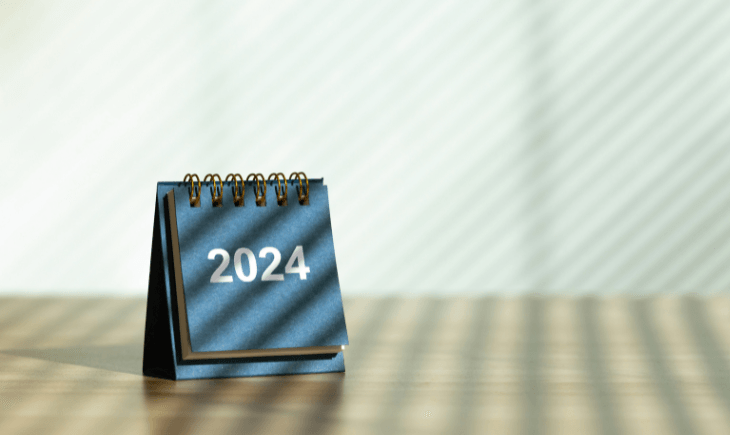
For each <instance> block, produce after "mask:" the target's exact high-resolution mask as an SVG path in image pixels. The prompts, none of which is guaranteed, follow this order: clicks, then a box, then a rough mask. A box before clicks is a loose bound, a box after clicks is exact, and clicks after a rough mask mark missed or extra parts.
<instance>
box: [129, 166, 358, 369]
mask: <svg viewBox="0 0 730 435" xmlns="http://www.w3.org/2000/svg"><path fill="white" fill-rule="evenodd" d="M347 344H348V338H347V329H346V326H345V317H344V311H343V308H342V296H341V293H340V286H339V279H338V275H337V265H336V262H335V251H334V242H333V237H332V226H331V222H330V213H329V201H328V196H327V187H326V186H325V185H324V183H323V180H322V179H312V180H309V179H307V177H306V175H305V174H304V173H301V172H300V173H294V174H292V175H291V176H290V177H289V179H287V178H286V177H285V176H284V174H282V173H278V174H276V173H275V174H271V176H269V178H268V179H265V178H264V177H263V175H262V174H251V175H249V177H248V178H247V179H246V180H244V179H243V177H241V176H240V175H239V174H229V175H228V177H226V180H225V181H224V180H221V178H220V176H218V175H217V174H212V175H211V174H209V175H208V176H206V177H205V178H204V180H203V181H202V182H201V181H200V179H199V178H198V177H197V175H195V174H192V175H191V174H188V175H187V176H186V177H185V179H184V181H183V182H160V183H158V184H157V201H156V204H155V224H154V232H153V242H152V258H151V262H150V279H149V290H148V299H147V319H146V326H145V346H144V362H143V371H144V374H145V375H148V376H156V377H163V378H169V379H196V378H215V377H237V376H263V375H281V374H303V373H324V372H342V371H344V370H345V366H344V359H343V354H342V350H343V349H344V346H345V345H347Z"/></svg>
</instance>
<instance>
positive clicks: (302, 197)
mask: <svg viewBox="0 0 730 435" xmlns="http://www.w3.org/2000/svg"><path fill="white" fill-rule="evenodd" d="M295 175H296V177H297V180H299V186H298V187H297V196H298V197H299V204H301V205H309V179H308V178H307V175H306V174H305V173H304V172H292V173H291V175H290V176H289V181H293V179H294V176H295ZM302 177H304V182H305V184H306V187H307V191H306V193H305V192H304V186H303V185H302Z"/></svg>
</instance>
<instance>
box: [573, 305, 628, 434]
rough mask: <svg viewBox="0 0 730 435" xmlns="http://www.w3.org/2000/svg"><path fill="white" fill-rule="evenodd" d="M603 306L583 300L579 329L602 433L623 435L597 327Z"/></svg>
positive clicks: (580, 308)
mask: <svg viewBox="0 0 730 435" xmlns="http://www.w3.org/2000/svg"><path fill="white" fill-rule="evenodd" d="M599 308H600V303H599V302H598V301H597V300H596V299H595V298H585V299H581V300H580V302H579V306H578V309H579V315H580V328H581V330H582V332H583V334H582V336H583V337H582V338H583V347H584V348H585V362H586V369H587V371H588V376H589V377H590V387H591V388H592V391H593V398H594V400H595V409H596V410H597V412H598V421H599V425H600V432H601V433H602V434H603V435H618V434H622V433H624V431H623V430H621V428H622V427H623V424H621V422H620V421H619V420H618V414H617V413H616V408H615V406H614V403H615V394H614V392H613V391H612V387H611V379H610V377H609V372H608V368H607V367H606V364H605V361H606V358H607V355H606V353H605V352H604V342H603V341H604V340H603V337H602V331H601V330H600V328H599V323H598V318H599V316H598V309H599Z"/></svg>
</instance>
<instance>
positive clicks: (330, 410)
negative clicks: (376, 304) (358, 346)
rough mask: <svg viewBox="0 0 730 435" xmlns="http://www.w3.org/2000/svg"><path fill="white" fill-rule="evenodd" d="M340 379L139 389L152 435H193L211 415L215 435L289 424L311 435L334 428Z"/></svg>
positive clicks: (150, 383)
mask: <svg viewBox="0 0 730 435" xmlns="http://www.w3.org/2000/svg"><path fill="white" fill-rule="evenodd" d="M344 380H345V374H344V373H324V374H311V375H284V376H268V377H248V378H223V379H195V380H186V381H171V380H166V379H158V378H151V377H145V378H144V385H143V388H144V395H145V402H146V404H147V410H148V412H149V415H148V417H149V427H150V433H151V434H152V435H156V434H169V433H176V434H188V433H197V428H199V427H200V426H201V424H206V425H210V424H211V415H212V414H209V413H210V412H211V410H215V411H216V412H215V415H216V418H215V424H214V426H215V432H216V433H242V432H241V431H242V430H245V433H262V431H263V432H265V433H269V431H270V430H271V427H272V425H273V426H276V425H277V424H281V423H282V421H283V420H287V419H288V420H290V423H291V422H292V421H295V422H296V423H295V424H294V425H293V426H295V427H297V428H298V429H299V430H298V431H297V432H296V433H300V434H312V433H323V432H326V431H328V430H329V429H330V428H332V427H333V426H336V425H337V422H338V418H337V415H338V410H339V408H340V407H341V404H342V389H343V383H344ZM282 419H283V420H282ZM285 426H286V424H285Z"/></svg>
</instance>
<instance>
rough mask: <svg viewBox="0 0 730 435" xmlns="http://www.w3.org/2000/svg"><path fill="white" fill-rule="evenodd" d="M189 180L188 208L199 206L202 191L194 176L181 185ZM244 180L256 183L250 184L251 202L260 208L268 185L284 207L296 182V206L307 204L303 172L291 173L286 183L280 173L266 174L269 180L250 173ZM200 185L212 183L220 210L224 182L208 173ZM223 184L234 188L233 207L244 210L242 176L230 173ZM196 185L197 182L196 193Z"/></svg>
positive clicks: (215, 201) (278, 202)
mask: <svg viewBox="0 0 730 435" xmlns="http://www.w3.org/2000/svg"><path fill="white" fill-rule="evenodd" d="M295 178H296V180H295ZM188 180H189V181H190V189H189V190H190V207H200V192H201V188H202V183H201V182H200V178H199V177H198V175H197V174H185V178H183V183H185V182H187V181H188ZM239 180H240V182H241V187H240V188H239V186H238V182H239ZM274 180H276V184H274ZM302 180H304V181H302ZM246 181H251V183H252V184H253V183H254V182H255V184H253V191H254V195H255V198H254V200H255V202H256V205H257V206H259V207H265V206H266V185H267V184H268V183H271V184H272V185H273V186H274V189H275V191H276V202H277V204H278V205H279V206H282V207H283V206H287V205H288V204H287V202H288V201H287V198H288V194H289V183H291V184H292V185H294V184H295V181H298V185H297V198H298V200H299V204H300V205H309V179H308V178H307V175H306V174H305V173H304V172H292V173H291V175H290V176H289V180H287V179H286V176H285V175H284V174H283V173H281V172H272V173H271V174H270V175H269V178H268V181H267V179H266V178H264V175H263V174H261V173H251V174H249V175H248V177H246ZM203 182H204V183H208V182H212V183H213V185H212V186H211V189H212V190H211V193H212V197H213V198H212V204H213V207H222V206H223V180H221V177H220V175H218V174H207V175H206V176H205V178H203ZM225 182H226V183H229V185H231V188H232V189H233V204H234V205H235V206H236V207H243V206H244V205H245V202H244V195H245V194H246V186H245V182H244V180H243V176H241V174H233V173H231V174H228V175H226V180H225ZM195 183H197V190H196V185H195ZM282 183H283V187H282ZM239 193H240V194H239Z"/></svg>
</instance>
